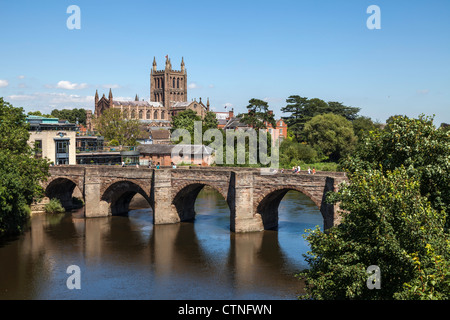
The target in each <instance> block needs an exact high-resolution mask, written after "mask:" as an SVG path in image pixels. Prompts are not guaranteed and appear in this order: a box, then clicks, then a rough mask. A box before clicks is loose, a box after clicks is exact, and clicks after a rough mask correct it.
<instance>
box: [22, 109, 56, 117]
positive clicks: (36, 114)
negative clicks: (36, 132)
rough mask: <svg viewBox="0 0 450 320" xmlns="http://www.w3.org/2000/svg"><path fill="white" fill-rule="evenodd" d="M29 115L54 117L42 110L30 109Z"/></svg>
mask: <svg viewBox="0 0 450 320" xmlns="http://www.w3.org/2000/svg"><path fill="white" fill-rule="evenodd" d="M27 114H28V115H29V116H39V117H44V118H53V116H52V115H50V114H42V112H40V111H39V110H38V111H29V112H28V113H27Z"/></svg>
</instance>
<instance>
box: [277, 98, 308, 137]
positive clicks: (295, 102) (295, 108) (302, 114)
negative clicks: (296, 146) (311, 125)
mask: <svg viewBox="0 0 450 320" xmlns="http://www.w3.org/2000/svg"><path fill="white" fill-rule="evenodd" d="M286 102H287V103H288V105H287V106H286V107H284V108H281V111H282V112H287V113H290V114H291V115H290V116H287V117H283V120H284V121H285V122H286V125H287V126H288V129H289V131H290V132H292V134H293V135H294V136H295V138H296V139H297V141H301V138H302V133H303V127H304V125H305V123H306V122H307V120H309V119H311V118H312V115H311V114H312V113H309V112H308V110H306V109H307V106H308V98H304V97H300V96H290V97H289V98H287V99H286Z"/></svg>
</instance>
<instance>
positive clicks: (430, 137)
mask: <svg viewBox="0 0 450 320" xmlns="http://www.w3.org/2000/svg"><path fill="white" fill-rule="evenodd" d="M449 135H450V134H449V133H448V132H445V131H443V130H436V128H435V127H434V126H433V124H432V120H430V119H427V118H424V117H420V118H419V119H409V118H407V117H404V116H395V117H392V119H391V120H390V121H389V123H388V125H387V126H386V128H385V129H384V130H381V131H372V132H370V133H369V135H368V136H367V137H366V138H365V139H364V140H363V142H362V143H361V144H359V146H358V149H357V150H356V152H355V154H353V155H352V157H349V158H348V159H346V161H344V163H343V166H344V167H345V168H346V170H347V172H348V175H349V180H350V183H349V184H347V185H343V186H341V188H340V190H339V191H338V192H335V193H331V194H330V195H329V198H328V200H329V201H330V202H331V203H339V207H340V209H341V211H340V213H341V215H342V217H343V218H342V221H341V223H340V224H339V225H338V226H336V227H333V228H331V229H330V230H328V231H327V232H321V231H320V230H319V229H316V230H315V231H312V232H310V233H309V235H308V236H307V240H308V241H309V243H310V245H311V251H310V252H309V253H308V255H307V256H306V258H307V262H308V263H309V265H310V269H309V270H306V271H304V272H302V273H301V275H302V276H304V277H305V279H306V282H307V284H308V287H307V288H308V289H307V290H308V294H307V296H306V297H309V298H314V299H449V297H450V296H449V295H450V238H449V232H448V218H447V217H448V208H449V201H450V197H449V193H448V192H449V179H450V174H449V170H450V139H449ZM370 265H377V266H379V268H380V270H381V289H380V290H370V289H369V288H368V287H367V279H368V275H367V274H366V269H367V268H368V267H369V266H370Z"/></svg>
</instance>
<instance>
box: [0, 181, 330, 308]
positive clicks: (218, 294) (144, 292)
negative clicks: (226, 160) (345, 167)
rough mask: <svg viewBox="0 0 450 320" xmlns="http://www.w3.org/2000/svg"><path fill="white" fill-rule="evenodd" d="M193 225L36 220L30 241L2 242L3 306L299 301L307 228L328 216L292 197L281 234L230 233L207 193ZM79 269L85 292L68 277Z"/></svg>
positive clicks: (284, 205) (219, 205) (225, 213)
mask: <svg viewBox="0 0 450 320" xmlns="http://www.w3.org/2000/svg"><path fill="white" fill-rule="evenodd" d="M196 212H197V216H196V219H195V221H194V222H186V223H179V224H174V225H157V226H154V225H153V224H152V216H151V209H150V208H145V209H142V208H140V209H135V210H131V211H130V212H129V214H128V216H112V217H105V218H90V219H85V218H83V213H82V211H81V210H79V211H75V212H71V213H66V214H60V215H44V214H38V215H33V216H32V218H31V221H30V227H29V229H28V230H27V231H26V232H25V233H24V234H22V235H21V236H19V237H17V238H15V239H10V240H8V241H5V240H4V241H3V242H0V299H39V300H44V299H45V300H47V299H49V300H52V299H58V300H59V299H114V300H119V299H120V300H123V299H139V300H140V299H152V300H155V299H167V300H176V299H188V300H209V299H219V300H233V299H251V300H260V299H266V300H267V299H268V300H280V299H283V300H290V299H296V298H297V296H298V295H299V294H301V293H302V292H303V291H302V282H301V281H299V280H298V279H297V278H296V277H295V274H296V273H297V272H298V271H299V270H301V269H304V268H305V267H307V265H306V263H305V261H304V257H303V256H302V254H303V253H306V251H307V250H308V244H307V242H306V241H305V240H304V238H303V237H302V234H303V233H304V230H305V229H309V228H314V227H315V226H316V225H319V226H320V227H321V228H322V226H323V221H322V216H321V214H320V211H319V209H318V208H317V207H316V206H315V205H314V203H313V202H312V201H311V200H310V199H309V198H307V197H306V196H305V195H303V194H301V193H299V192H296V191H289V192H288V193H287V194H286V196H285V197H284V199H283V200H282V202H281V203H280V206H279V228H278V230H277V231H263V232H256V233H248V234H235V233H232V232H230V229H229V228H230V220H229V209H228V205H227V203H226V202H225V200H224V199H223V198H222V196H221V195H220V194H218V193H217V192H216V191H214V190H206V189H204V190H202V191H201V192H200V194H199V195H198V198H197V201H196ZM71 265H76V266H78V267H79V275H80V277H79V280H80V281H79V284H80V286H81V288H80V289H72V290H70V289H68V286H67V280H68V278H71V276H72V273H70V272H69V273H67V268H68V267H69V266H71Z"/></svg>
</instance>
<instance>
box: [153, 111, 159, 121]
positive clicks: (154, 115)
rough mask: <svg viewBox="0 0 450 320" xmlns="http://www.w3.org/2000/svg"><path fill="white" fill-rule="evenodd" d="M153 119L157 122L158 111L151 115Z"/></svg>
mask: <svg viewBox="0 0 450 320" xmlns="http://www.w3.org/2000/svg"><path fill="white" fill-rule="evenodd" d="M153 119H154V120H157V119H158V111H156V110H155V112H154V113H153Z"/></svg>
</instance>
